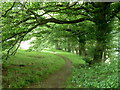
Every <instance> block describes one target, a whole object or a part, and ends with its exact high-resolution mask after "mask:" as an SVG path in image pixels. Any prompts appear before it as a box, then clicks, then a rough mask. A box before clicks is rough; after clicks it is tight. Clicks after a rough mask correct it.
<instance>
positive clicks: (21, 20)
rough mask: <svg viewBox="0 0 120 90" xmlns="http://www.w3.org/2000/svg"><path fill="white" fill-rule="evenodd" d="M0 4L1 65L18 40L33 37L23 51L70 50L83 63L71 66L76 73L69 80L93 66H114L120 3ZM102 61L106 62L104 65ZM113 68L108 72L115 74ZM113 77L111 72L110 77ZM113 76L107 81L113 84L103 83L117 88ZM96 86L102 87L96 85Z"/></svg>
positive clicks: (119, 22) (17, 47)
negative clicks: (26, 48) (0, 29)
mask: <svg viewBox="0 0 120 90" xmlns="http://www.w3.org/2000/svg"><path fill="white" fill-rule="evenodd" d="M0 4H1V6H2V9H1V12H2V15H1V20H2V24H1V28H2V53H3V57H2V58H3V66H4V65H5V66H4V67H7V66H6V63H7V62H9V61H10V60H12V59H9V58H11V57H15V55H16V54H17V52H19V50H18V49H20V48H19V47H20V43H21V42H22V41H26V40H30V39H31V38H33V37H34V38H35V39H34V40H33V41H32V42H31V47H30V48H29V49H28V50H26V53H27V52H41V51H42V50H44V49H45V48H50V49H56V50H60V51H62V52H69V53H73V54H74V55H77V56H80V57H81V59H82V60H83V61H85V62H86V64H85V65H78V66H76V67H75V68H76V69H73V71H74V70H75V71H74V73H73V74H74V75H76V78H75V77H73V78H72V79H73V80H77V78H78V76H79V74H78V73H86V72H88V74H90V72H92V70H93V69H97V68H96V67H95V65H97V66H100V67H101V68H100V69H101V71H103V70H104V67H106V66H107V65H108V64H109V63H111V65H112V64H115V65H113V66H112V67H114V66H115V67H116V68H117V63H118V59H119V58H118V53H119V48H120V47H119V45H118V44H119V43H118V42H119V36H120V2H3V3H0ZM54 52H55V51H54ZM67 58H69V56H68V57H67ZM69 59H70V58H69ZM73 59H74V58H73ZM56 62H57V61H56ZM73 62H74V61H73ZM105 62H109V63H107V64H105ZM4 63H5V64H4ZM101 65H103V66H101ZM80 67H81V68H82V69H83V72H82V71H81V68H80ZM110 67H111V66H108V68H110ZM88 68H90V69H88ZM102 69H103V70H102ZM106 70H108V69H106ZM115 70H116V71H114V69H113V70H112V69H111V73H115V75H117V70H118V69H115ZM109 71H110V70H108V72H109ZM98 72H99V70H98ZM102 74H105V72H102ZM109 74H110V73H109ZM91 75H92V74H91ZM105 75H106V74H105ZM83 76H84V75H83ZM113 77H114V75H113V76H111V78H113ZM81 78H83V77H82V75H81ZM116 78H117V77H116ZM116 78H114V79H115V80H116V81H115V82H114V80H113V79H112V80H111V81H109V82H113V84H115V85H113V86H109V85H108V86H104V85H103V86H104V87H105V88H107V87H108V88H109V87H117V85H116V82H117V79H116ZM78 80H81V79H78ZM6 82H7V81H6ZM72 83H76V84H75V85H73V86H69V85H68V87H71V88H72V87H81V88H82V87H85V88H89V87H97V86H98V84H95V86H92V84H91V85H88V84H86V85H88V86H84V85H83V86H82V84H81V86H80V85H79V83H77V82H72ZM110 85H112V84H110ZM20 87H21V86H20ZM100 87H102V86H99V87H97V88H100ZM104 87H103V88H104Z"/></svg>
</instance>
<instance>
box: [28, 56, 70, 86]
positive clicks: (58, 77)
mask: <svg viewBox="0 0 120 90" xmlns="http://www.w3.org/2000/svg"><path fill="white" fill-rule="evenodd" d="M55 55H57V56H59V57H61V58H63V59H64V60H65V64H64V66H63V67H62V68H61V69H60V70H58V71H56V72H55V73H53V74H52V75H50V76H49V77H48V78H47V79H46V80H43V81H42V82H41V83H38V84H35V85H31V86H30V87H29V88H64V87H65V82H66V81H67V79H68V78H69V76H70V75H71V68H72V63H71V62H70V60H69V59H68V58H66V57H63V56H61V55H58V54H55Z"/></svg>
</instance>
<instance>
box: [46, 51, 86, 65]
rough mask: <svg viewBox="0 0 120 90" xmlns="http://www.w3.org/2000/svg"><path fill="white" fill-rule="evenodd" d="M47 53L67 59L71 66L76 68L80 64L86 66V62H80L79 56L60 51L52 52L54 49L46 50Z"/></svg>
mask: <svg viewBox="0 0 120 90" xmlns="http://www.w3.org/2000/svg"><path fill="white" fill-rule="evenodd" d="M45 51H46V50H45ZM47 52H53V53H57V54H59V55H61V56H64V57H66V58H68V59H69V60H70V61H71V62H72V64H73V66H78V65H80V64H86V62H85V61H84V60H82V57H80V56H79V55H76V54H73V53H70V52H64V51H61V50H54V49H48V50H47Z"/></svg>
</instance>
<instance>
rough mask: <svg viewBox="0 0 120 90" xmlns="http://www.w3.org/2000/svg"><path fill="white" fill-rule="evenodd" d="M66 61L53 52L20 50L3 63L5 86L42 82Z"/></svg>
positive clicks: (11, 86)
mask: <svg viewBox="0 0 120 90" xmlns="http://www.w3.org/2000/svg"><path fill="white" fill-rule="evenodd" d="M64 63H65V62H64V60H63V59H62V58H60V57H58V56H55V55H54V54H52V53H48V52H26V51H21V50H20V51H18V53H17V54H16V55H15V56H12V57H11V58H10V59H9V60H8V61H7V62H6V63H3V68H4V70H3V77H2V78H3V87H10V88H22V87H25V86H27V85H29V84H31V83H37V82H40V81H41V80H43V79H45V78H47V77H48V75H49V74H51V73H53V72H55V71H56V70H58V69H60V68H61V67H62V66H63V65H64ZM20 65H22V66H20Z"/></svg>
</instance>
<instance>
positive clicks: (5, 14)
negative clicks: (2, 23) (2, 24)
mask: <svg viewBox="0 0 120 90" xmlns="http://www.w3.org/2000/svg"><path fill="white" fill-rule="evenodd" d="M15 3H16V2H13V5H12V6H11V7H10V8H9V9H8V10H7V11H5V14H4V15H2V17H5V16H6V15H7V13H8V12H9V11H10V10H12V8H13V7H14V5H15Z"/></svg>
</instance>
